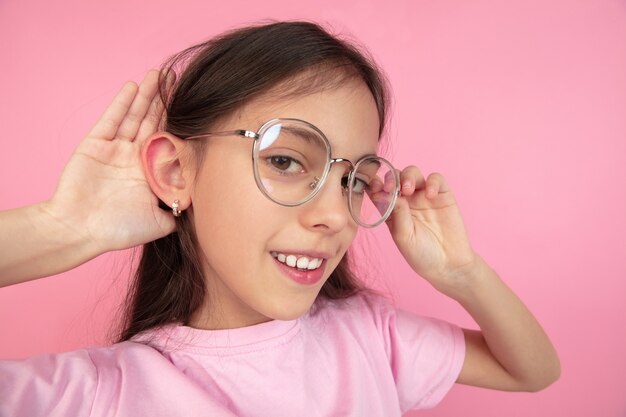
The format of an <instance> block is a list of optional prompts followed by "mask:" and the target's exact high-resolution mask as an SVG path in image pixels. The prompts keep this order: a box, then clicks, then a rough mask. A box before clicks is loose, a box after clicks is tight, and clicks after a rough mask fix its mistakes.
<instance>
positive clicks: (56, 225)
mask: <svg viewBox="0 0 626 417" xmlns="http://www.w3.org/2000/svg"><path fill="white" fill-rule="evenodd" d="M29 219H30V221H31V224H33V225H34V226H35V227H36V229H37V230H39V231H40V234H41V235H42V238H43V239H44V241H46V242H48V243H49V245H50V246H56V247H57V248H58V249H61V250H62V252H68V251H70V250H71V251H74V253H75V255H76V261H77V262H79V263H82V262H85V261H87V260H89V259H92V258H95V257H96V256H98V255H100V254H102V253H104V252H106V250H105V249H103V248H99V247H98V245H97V242H96V241H95V240H94V239H92V238H91V237H90V234H89V231H88V228H87V227H86V224H87V222H86V221H84V220H81V219H80V218H79V217H78V216H76V213H75V212H74V211H73V210H72V209H71V208H69V209H67V208H64V207H60V206H59V205H58V204H55V203H54V202H53V201H52V200H48V201H44V202H41V203H39V204H35V205H34V206H32V211H31V216H30V217H29Z"/></svg>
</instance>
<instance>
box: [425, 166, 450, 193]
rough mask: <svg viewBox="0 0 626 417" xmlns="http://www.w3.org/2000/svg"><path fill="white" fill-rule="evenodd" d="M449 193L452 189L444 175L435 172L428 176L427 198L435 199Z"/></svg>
mask: <svg viewBox="0 0 626 417" xmlns="http://www.w3.org/2000/svg"><path fill="white" fill-rule="evenodd" d="M448 191H450V188H449V187H448V183H447V182H446V180H445V178H444V177H443V175H441V174H439V173H438V172H433V173H432V174H430V175H429V176H428V179H427V180H426V198H434V197H436V196H437V195H439V194H442V193H447V192H448Z"/></svg>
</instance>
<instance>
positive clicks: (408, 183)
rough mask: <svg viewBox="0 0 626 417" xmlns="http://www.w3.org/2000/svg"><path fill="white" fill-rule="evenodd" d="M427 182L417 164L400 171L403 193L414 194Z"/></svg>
mask: <svg viewBox="0 0 626 417" xmlns="http://www.w3.org/2000/svg"><path fill="white" fill-rule="evenodd" d="M425 182H426V181H425V180H424V176H423V175H422V172H421V171H420V170H419V168H418V167H416V166H415V165H410V166H408V167H406V168H404V169H403V170H402V172H401V173H400V187H401V190H402V195H412V194H413V193H414V192H415V190H420V189H422V188H423V187H424V184H425Z"/></svg>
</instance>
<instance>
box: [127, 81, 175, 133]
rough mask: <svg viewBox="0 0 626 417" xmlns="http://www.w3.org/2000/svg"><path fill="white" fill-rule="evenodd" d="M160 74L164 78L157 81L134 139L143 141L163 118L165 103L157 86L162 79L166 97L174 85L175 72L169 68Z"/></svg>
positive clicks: (157, 128) (154, 130) (157, 127)
mask: <svg viewBox="0 0 626 417" xmlns="http://www.w3.org/2000/svg"><path fill="white" fill-rule="evenodd" d="M160 76H161V77H165V80H163V78H160V79H159V80H158V81H157V92H156V93H155V95H154V97H153V98H152V103H150V108H149V109H148V113H147V114H146V117H145V118H144V119H143V121H142V122H141V125H140V126H139V131H138V132H137V135H136V139H135V140H137V141H140V142H141V141H143V139H145V138H147V137H149V136H150V135H152V134H153V133H154V132H156V131H157V130H159V126H160V124H161V121H162V119H163V112H164V111H165V105H164V104H163V101H162V98H161V94H160V89H159V88H158V87H159V84H160V83H161V82H163V81H164V82H165V94H166V97H167V95H168V94H169V92H170V90H171V88H172V86H173V85H174V81H175V80H176V74H175V73H174V71H173V70H170V71H169V72H168V73H167V74H163V73H161V74H160Z"/></svg>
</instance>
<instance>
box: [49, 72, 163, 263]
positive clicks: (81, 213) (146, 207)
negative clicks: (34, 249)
mask: <svg viewBox="0 0 626 417" xmlns="http://www.w3.org/2000/svg"><path fill="white" fill-rule="evenodd" d="M173 78H174V77H173V75H170V76H169V77H168V86H167V88H169V87H170V86H171V84H172V83H173ZM158 80H159V73H158V71H156V70H151V71H149V72H148V73H147V75H146V77H145V79H144V80H143V81H142V82H141V84H140V85H139V86H137V84H135V83H134V82H130V81H129V82H127V83H126V84H125V85H124V86H123V87H122V89H121V90H120V92H119V93H118V94H117V95H116V96H115V98H114V99H113V102H112V103H111V104H110V105H109V107H108V108H107V109H106V111H105V112H104V114H103V115H102V117H101V118H100V120H98V122H97V123H96V125H95V126H94V127H93V129H92V130H91V131H90V132H89V134H87V136H86V137H85V138H84V139H83V140H82V141H81V142H80V144H79V145H78V147H77V148H76V150H75V151H74V154H73V155H72V157H71V158H70V160H69V162H68V164H67V165H66V166H65V168H64V170H63V173H62V175H61V178H60V180H59V183H58V185H57V189H56V191H55V193H54V195H53V197H52V198H51V199H50V200H48V201H47V202H45V203H44V204H43V205H42V208H43V209H44V210H45V211H46V212H47V213H48V214H50V215H51V216H52V217H54V218H55V219H56V220H58V221H59V222H61V223H63V224H64V225H65V226H66V227H68V228H69V229H70V230H71V231H73V232H75V233H76V234H78V235H79V236H80V238H81V240H82V241H83V242H89V244H90V245H91V246H93V247H94V248H95V249H96V252H98V253H104V252H107V251H110V250H117V249H125V248H129V247H132V246H136V245H140V244H143V243H146V242H150V241H152V240H155V239H158V238H160V237H163V236H166V235H168V234H169V233H172V232H173V231H174V228H175V222H174V218H173V216H172V213H171V212H167V211H164V210H162V209H160V208H159V207H158V202H159V201H158V199H157V197H156V196H155V195H154V193H153V192H152V191H151V189H150V187H149V185H148V183H147V182H146V178H145V176H144V172H143V168H142V165H141V159H140V151H141V146H142V144H143V143H144V141H145V140H146V139H147V138H148V137H149V136H150V135H152V134H153V133H154V132H155V131H157V130H158V128H159V124H160V121H161V117H162V115H163V110H164V106H163V103H162V102H161V99H160V96H159V93H158V90H159V89H158Z"/></svg>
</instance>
